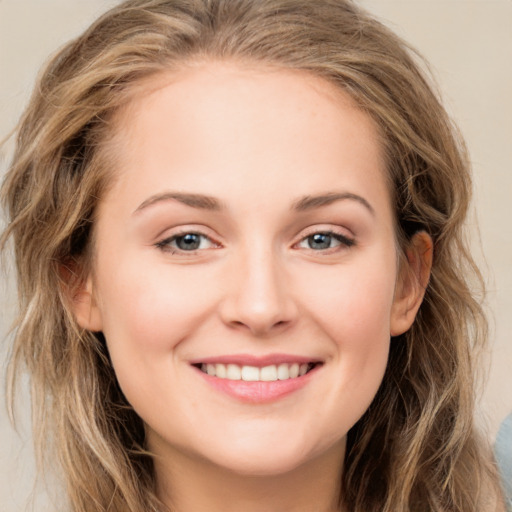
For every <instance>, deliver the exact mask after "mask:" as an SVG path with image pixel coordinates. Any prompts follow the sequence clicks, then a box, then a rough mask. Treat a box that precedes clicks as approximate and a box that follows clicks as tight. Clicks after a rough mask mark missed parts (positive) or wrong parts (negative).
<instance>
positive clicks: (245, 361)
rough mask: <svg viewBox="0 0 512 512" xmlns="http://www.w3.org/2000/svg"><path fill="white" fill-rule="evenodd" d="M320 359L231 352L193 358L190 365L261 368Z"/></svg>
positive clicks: (315, 361)
mask: <svg viewBox="0 0 512 512" xmlns="http://www.w3.org/2000/svg"><path fill="white" fill-rule="evenodd" d="M320 362H321V360H320V359H318V358H315V357H304V356H297V355H293V354H268V355H265V356H254V355H250V354H231V355H221V356H213V357H205V358H203V359H194V360H192V361H190V364H192V365H198V364H203V363H204V364H237V365H238V366H256V367H258V368H263V367H264V366H270V365H273V364H275V365H278V364H283V363H289V364H291V363H298V364H302V363H320Z"/></svg>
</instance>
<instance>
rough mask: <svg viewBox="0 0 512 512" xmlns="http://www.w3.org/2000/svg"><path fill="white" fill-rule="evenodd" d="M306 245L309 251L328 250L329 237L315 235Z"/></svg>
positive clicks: (323, 234)
mask: <svg viewBox="0 0 512 512" xmlns="http://www.w3.org/2000/svg"><path fill="white" fill-rule="evenodd" d="M308 243H309V247H310V248H311V249H328V248H329V247H330V246H331V235H327V234H325V233H315V234H314V235H312V236H310V237H309V240H308Z"/></svg>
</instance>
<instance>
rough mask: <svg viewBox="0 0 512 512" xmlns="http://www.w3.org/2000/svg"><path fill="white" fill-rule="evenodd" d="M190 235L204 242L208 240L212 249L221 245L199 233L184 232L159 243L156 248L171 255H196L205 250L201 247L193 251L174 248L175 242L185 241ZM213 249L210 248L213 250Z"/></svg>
mask: <svg viewBox="0 0 512 512" xmlns="http://www.w3.org/2000/svg"><path fill="white" fill-rule="evenodd" d="M189 235H192V236H196V237H199V238H200V239H201V240H203V241H204V240H208V241H209V243H211V245H212V247H219V244H218V243H216V242H214V241H213V240H212V239H211V238H210V237H209V236H207V235H205V234H203V233H198V232H197V231H182V232H180V233H176V234H175V235H172V236H170V237H168V238H165V239H164V240H161V241H159V242H157V243H156V244H155V246H156V247H157V248H158V249H160V250H161V251H164V252H169V253H171V254H186V253H189V254H195V253H197V251H201V250H204V248H203V249H201V247H200V246H199V247H198V248H195V249H192V250H186V249H180V248H179V247H173V246H172V244H173V243H174V242H176V241H177V240H179V239H185V238H186V237H187V236H189ZM201 240H200V242H199V243H200V244H201V243H202V242H201ZM212 247H209V248H212Z"/></svg>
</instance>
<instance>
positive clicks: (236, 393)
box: [194, 359, 321, 404]
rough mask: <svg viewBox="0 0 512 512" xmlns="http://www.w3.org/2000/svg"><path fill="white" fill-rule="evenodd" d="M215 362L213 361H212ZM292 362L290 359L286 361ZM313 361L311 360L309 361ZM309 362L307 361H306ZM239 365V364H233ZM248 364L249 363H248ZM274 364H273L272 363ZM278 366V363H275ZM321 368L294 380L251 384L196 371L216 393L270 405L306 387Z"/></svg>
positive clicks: (195, 368) (196, 369)
mask: <svg viewBox="0 0 512 512" xmlns="http://www.w3.org/2000/svg"><path fill="white" fill-rule="evenodd" d="M212 361H213V360H212ZM286 361H287V362H290V359H287V360H286ZM292 361H294V362H299V361H298V360H297V359H292ZM309 361H311V360H309ZM215 362H218V363H221V364H229V363H224V360H223V361H222V362H221V361H219V360H218V359H215ZM304 362H307V361H304ZM232 364H239V363H232ZM246 364H247V363H246ZM265 364H268V363H265ZM270 364H272V363H270ZM274 364H277V363H274ZM252 366H260V365H259V364H254V363H253V364H252ZM320 368H321V365H318V366H316V367H315V368H313V369H312V370H310V371H309V372H308V373H307V374H306V375H303V376H301V377H296V378H294V379H286V380H277V381H271V382H261V381H256V382H254V381H253V382H251V381H244V380H229V379H220V378H218V377H213V376H211V375H208V374H206V373H204V372H203V371H201V370H200V369H199V368H198V367H197V366H196V367H194V370H195V371H196V372H197V373H198V374H199V376H200V377H201V378H203V379H204V381H205V382H206V383H207V384H208V385H209V386H212V387H213V388H214V389H215V390H216V391H220V392H221V393H224V394H226V395H229V396H231V397H233V398H236V399H237V400H239V401H241V402H246V403H252V404H258V403H259V404H263V403H269V402H273V401H276V400H279V399H281V398H284V397H285V396H288V395H290V394H292V393H294V392H295V391H298V390H300V389H302V388H303V387H304V386H306V385H307V384H308V383H309V382H310V381H311V379H312V378H314V377H315V375H316V373H317V371H318V370H319V369H320Z"/></svg>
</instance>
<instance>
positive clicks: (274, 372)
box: [201, 363, 310, 382]
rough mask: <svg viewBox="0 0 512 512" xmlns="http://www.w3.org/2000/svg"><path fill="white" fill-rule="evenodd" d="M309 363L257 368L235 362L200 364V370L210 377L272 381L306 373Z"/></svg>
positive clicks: (293, 377) (294, 377)
mask: <svg viewBox="0 0 512 512" xmlns="http://www.w3.org/2000/svg"><path fill="white" fill-rule="evenodd" d="M309 369H310V365H309V364H307V363H302V364H298V363H290V364H288V363H283V364H279V365H270V366H264V367H263V368H259V367H257V366H238V365H237V364H227V365H225V364H220V363H219V364H209V363H208V364H202V365H201V370H202V371H203V372H204V373H207V374H208V375H210V376H212V377H217V378H219V379H229V380H244V381H248V382H257V381H263V382H273V381H276V380H288V379H296V378H297V377H302V376H303V375H306V373H307V372H308V370H309Z"/></svg>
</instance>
